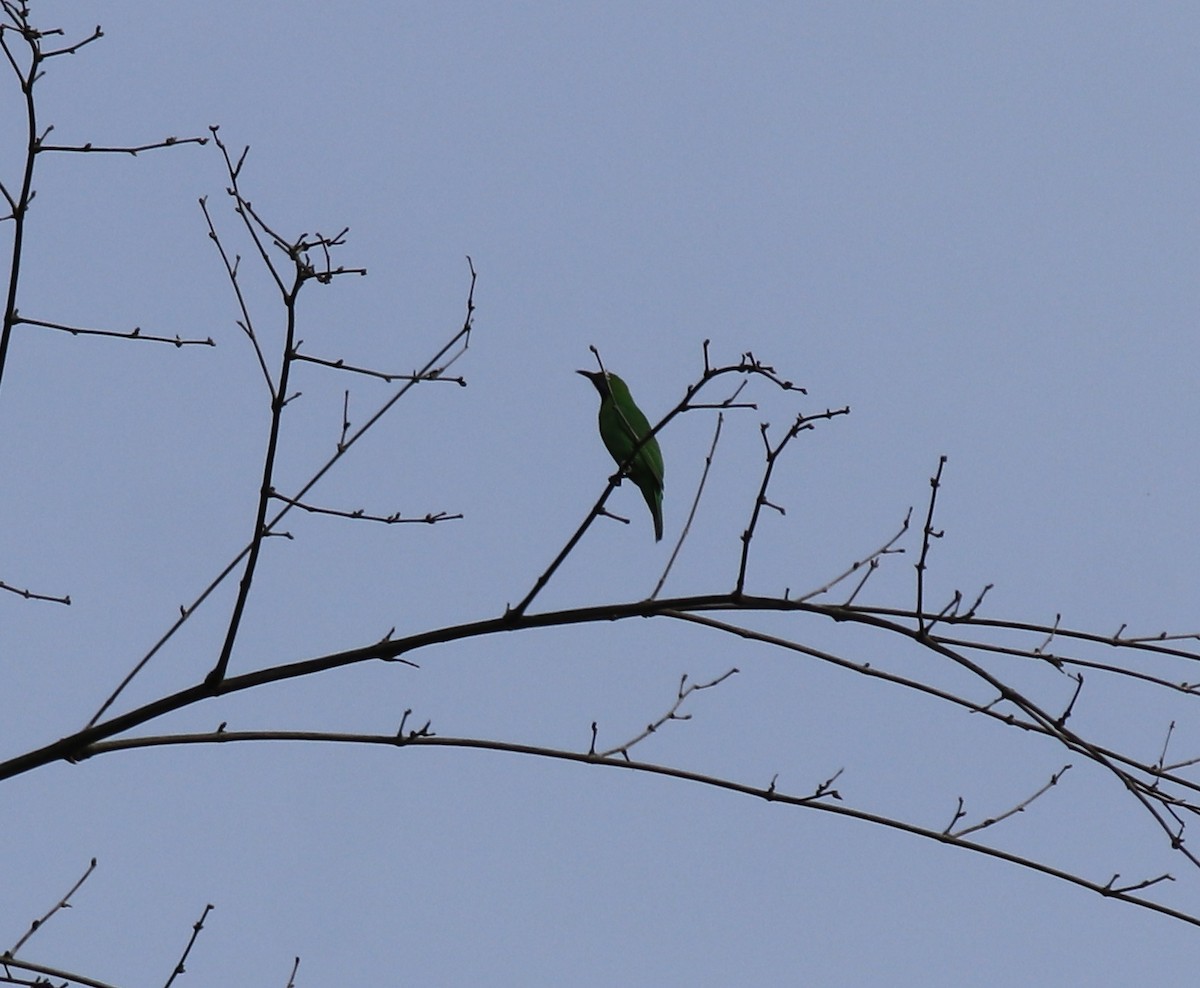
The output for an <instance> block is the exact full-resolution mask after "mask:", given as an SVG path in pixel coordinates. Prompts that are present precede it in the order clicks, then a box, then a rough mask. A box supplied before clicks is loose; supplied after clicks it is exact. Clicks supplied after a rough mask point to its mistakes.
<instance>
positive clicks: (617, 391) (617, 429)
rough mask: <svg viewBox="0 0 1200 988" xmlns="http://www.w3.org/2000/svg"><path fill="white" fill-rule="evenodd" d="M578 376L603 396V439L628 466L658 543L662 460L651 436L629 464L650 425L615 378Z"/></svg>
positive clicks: (595, 374)
mask: <svg viewBox="0 0 1200 988" xmlns="http://www.w3.org/2000/svg"><path fill="white" fill-rule="evenodd" d="M576 373H578V374H582V375H583V376H584V377H586V378H587V379H588V380H589V381H591V382H592V384H594V385H595V386H596V390H597V391H599V392H600V438H601V439H603V440H604V446H605V448H606V449H607V450H608V452H609V453H610V454H611V455H612V458H613V459H614V460H616V461H617V466H621V465H622V464H625V473H626V474H627V475H628V476H629V479H630V480H632V481H633V482H634V483H635V484H637V486H638V490H640V491H641V492H642V497H644V498H645V499H646V505H647V506H648V507H649V508H650V516H651V517H652V518H653V519H654V541H655V542H658V541H660V540H661V539H662V534H663V521H662V496H663V458H662V450H660V449H659V448H658V440H657V439H655V438H654V437H653V436H651V437H650V438H649V439H648V440H646V442H645V443H644V444H643V445H642V447H641V449H639V450H638V451H637V455H636V456H634V458H633V460H632V461H630V462H629V463H626V461H627V460H629V454H630V453H632V452H633V447H634V446H636V445H637V443H638V442H639V441H640V440H641V439H642V437H644V436H645V435H647V434H648V433H649V432H650V423H649V422H647V421H646V416H645V415H643V414H642V410H641V409H640V408H638V407H637V405H635V404H634V402H633V396H632V395H631V394H630V393H629V387H628V385H626V383H625V382H624V381H622V380H621V379H620V378H619V377H617V375H616V374H610V373H608V372H607V371H584V370H581V371H576Z"/></svg>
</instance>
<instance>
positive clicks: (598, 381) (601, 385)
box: [575, 370, 612, 398]
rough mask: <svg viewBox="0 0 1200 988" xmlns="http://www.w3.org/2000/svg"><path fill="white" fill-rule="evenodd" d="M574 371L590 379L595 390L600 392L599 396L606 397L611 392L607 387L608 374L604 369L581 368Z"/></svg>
mask: <svg viewBox="0 0 1200 988" xmlns="http://www.w3.org/2000/svg"><path fill="white" fill-rule="evenodd" d="M575 373H576V374H582V375H583V376H584V377H586V378H587V379H588V380H589V381H591V382H592V384H594V385H595V387H596V390H597V391H599V392H600V397H601V398H607V397H608V396H609V395H610V394H611V393H612V392H611V391H610V389H609V387H608V375H607V374H606V373H605V372H604V371H585V370H581V371H576V372H575Z"/></svg>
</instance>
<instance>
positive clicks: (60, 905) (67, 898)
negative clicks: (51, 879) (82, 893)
mask: <svg viewBox="0 0 1200 988" xmlns="http://www.w3.org/2000/svg"><path fill="white" fill-rule="evenodd" d="M95 870H96V859H95V858H92V860H91V862H90V863H89V864H88V866H87V868H85V869H84V872H83V874H82V875H80V876H79V881H77V882H76V883H75V884H74V885H72V886H71V888H70V889H69V890H68V891H67V894H66V895H64V896H63V897H62V898H61V899H59V900H58V902H56V903H55V904H54V905H53V906H51V907H50V909H49V911H47V913H46V914H45V915H44V916H42V918H41V919H35V920H34V921H33V922H32V923H30V924H29V929H28V930H26V931H25V935H24V936H23V937H21V939H20V940H18V941H17V942H16V943H14V944H13V945H12V946H11V947H9V948H8V950H7V951H5V953H4V956H5V957H6V958H7V957H10V956H11V955H13V954H15V953H16V952H17V951H18V950H20V949H21V948H22V947H24V946H25V944H26V943H28V942H29V938H30V937H32V936H33V935H34V934H35V933H36V932H37V931H38V930H40V929H41V928H42V927H43V926H45V925H46V921H47V920H48V919H50V917H51V916H53V915H54V914H55V913H56V912H58V911H59V910H60V909H70V908H71V896H73V895H74V894H75V893H76V892H78V891H79V888H80V886H81V885H83V883H84V882H86V881H87V880H88V877H89V876H90V875H91V873H92V872H93V871H95Z"/></svg>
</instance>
